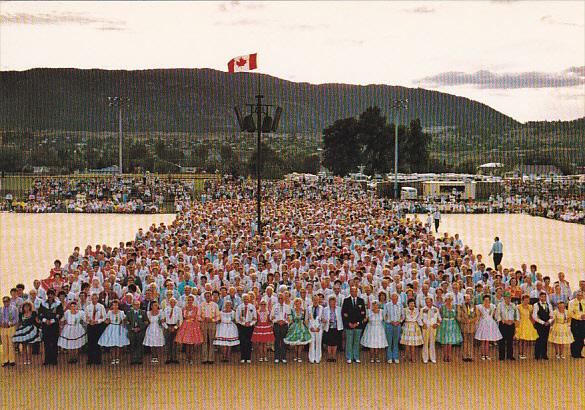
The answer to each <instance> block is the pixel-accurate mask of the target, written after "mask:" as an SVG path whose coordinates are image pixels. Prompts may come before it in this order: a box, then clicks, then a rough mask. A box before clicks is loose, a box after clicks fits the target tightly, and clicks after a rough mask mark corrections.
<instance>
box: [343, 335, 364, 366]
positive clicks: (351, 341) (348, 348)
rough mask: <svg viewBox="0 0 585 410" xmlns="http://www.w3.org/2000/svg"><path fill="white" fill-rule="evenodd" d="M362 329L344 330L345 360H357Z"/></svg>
mask: <svg viewBox="0 0 585 410" xmlns="http://www.w3.org/2000/svg"><path fill="white" fill-rule="evenodd" d="M361 340H362V329H345V358H346V359H347V360H359V358H360V341H361Z"/></svg>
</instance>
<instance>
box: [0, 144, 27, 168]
mask: <svg viewBox="0 0 585 410" xmlns="http://www.w3.org/2000/svg"><path fill="white" fill-rule="evenodd" d="M23 157H24V154H23V153H22V151H20V150H19V149H18V148H13V147H1V148H0V171H5V172H17V171H20V170H22V167H23V166H24V161H23Z"/></svg>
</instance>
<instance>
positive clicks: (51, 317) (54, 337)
mask: <svg viewBox="0 0 585 410" xmlns="http://www.w3.org/2000/svg"><path fill="white" fill-rule="evenodd" d="M39 317H40V319H41V323H42V329H43V342H44V344H45V361H44V363H43V365H56V364H57V354H58V352H59V350H58V347H57V341H58V339H59V320H61V318H62V317H63V306H62V305H61V302H60V301H59V300H58V299H56V298H55V290H53V289H49V290H48V291H47V300H46V301H45V302H43V303H42V304H41V307H40V308H39Z"/></svg>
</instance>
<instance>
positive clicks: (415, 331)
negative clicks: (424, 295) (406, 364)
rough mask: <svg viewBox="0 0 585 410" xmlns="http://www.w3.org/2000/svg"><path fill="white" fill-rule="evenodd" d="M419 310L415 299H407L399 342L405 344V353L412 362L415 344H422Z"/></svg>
mask: <svg viewBox="0 0 585 410" xmlns="http://www.w3.org/2000/svg"><path fill="white" fill-rule="evenodd" d="M419 314H420V312H419V310H418V309H417V308H416V301H415V300H414V299H408V302H407V308H406V309H405V310H404V317H405V320H404V326H402V335H401V336H400V344H403V345H405V346H406V355H407V357H408V358H409V359H410V361H411V362H414V357H415V355H414V348H415V346H422V344H423V337H422V332H421V330H420V327H419V325H418V317H419Z"/></svg>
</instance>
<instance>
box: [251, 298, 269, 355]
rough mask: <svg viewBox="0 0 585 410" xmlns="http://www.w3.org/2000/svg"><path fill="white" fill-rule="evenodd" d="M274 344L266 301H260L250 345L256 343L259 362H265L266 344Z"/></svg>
mask: <svg viewBox="0 0 585 410" xmlns="http://www.w3.org/2000/svg"><path fill="white" fill-rule="evenodd" d="M273 342H274V332H273V331H272V322H271V321H270V312H269V311H268V308H267V303H266V300H262V301H260V309H259V310H258V321H257V322H256V326H255V327H254V332H253V333H252V343H258V355H259V356H260V358H259V359H258V361H259V362H267V361H268V357H267V356H266V344H267V343H273Z"/></svg>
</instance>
